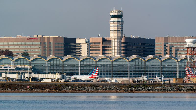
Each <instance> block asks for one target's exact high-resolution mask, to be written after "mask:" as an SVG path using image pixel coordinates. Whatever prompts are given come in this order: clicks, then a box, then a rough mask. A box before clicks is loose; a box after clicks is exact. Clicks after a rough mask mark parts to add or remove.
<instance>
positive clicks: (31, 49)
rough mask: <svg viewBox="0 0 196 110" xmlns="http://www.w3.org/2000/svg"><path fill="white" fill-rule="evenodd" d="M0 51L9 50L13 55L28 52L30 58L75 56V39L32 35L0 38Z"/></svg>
mask: <svg viewBox="0 0 196 110" xmlns="http://www.w3.org/2000/svg"><path fill="white" fill-rule="evenodd" d="M0 49H2V50H5V49H9V50H10V51H12V52H13V54H14V55H18V54H21V53H23V52H28V53H29V55H30V56H33V55H41V56H50V55H54V56H58V57H63V56H66V55H75V52H76V38H66V37H61V36H43V35H34V37H30V36H28V37H27V36H20V35H17V37H0Z"/></svg>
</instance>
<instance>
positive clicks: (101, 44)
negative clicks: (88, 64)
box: [90, 37, 112, 56]
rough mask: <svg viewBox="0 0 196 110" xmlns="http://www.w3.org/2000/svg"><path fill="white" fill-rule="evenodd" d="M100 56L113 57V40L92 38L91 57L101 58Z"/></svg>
mask: <svg viewBox="0 0 196 110" xmlns="http://www.w3.org/2000/svg"><path fill="white" fill-rule="evenodd" d="M99 55H106V56H112V46H111V38H109V37H105V38H104V37H91V38H90V56H99Z"/></svg>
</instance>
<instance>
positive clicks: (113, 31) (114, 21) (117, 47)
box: [110, 9, 124, 56]
mask: <svg viewBox="0 0 196 110" xmlns="http://www.w3.org/2000/svg"><path fill="white" fill-rule="evenodd" d="M110 17H111V18H110V38H111V46H112V56H116V55H121V39H122V37H123V23H124V21H123V11H122V10H115V9H114V10H112V11H110Z"/></svg>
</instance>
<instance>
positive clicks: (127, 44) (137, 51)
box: [121, 36, 155, 57]
mask: <svg viewBox="0 0 196 110" xmlns="http://www.w3.org/2000/svg"><path fill="white" fill-rule="evenodd" d="M121 49H122V56H125V57H129V56H132V55H139V56H141V57H147V56H148V55H155V39H150V38H141V37H132V36H131V37H123V38H122V43H121Z"/></svg>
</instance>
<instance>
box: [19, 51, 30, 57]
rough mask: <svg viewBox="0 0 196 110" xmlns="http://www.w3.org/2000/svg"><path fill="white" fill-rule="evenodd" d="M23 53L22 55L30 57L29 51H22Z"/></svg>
mask: <svg viewBox="0 0 196 110" xmlns="http://www.w3.org/2000/svg"><path fill="white" fill-rule="evenodd" d="M21 54H22V56H24V57H28V56H29V53H28V52H23V53H21Z"/></svg>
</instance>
